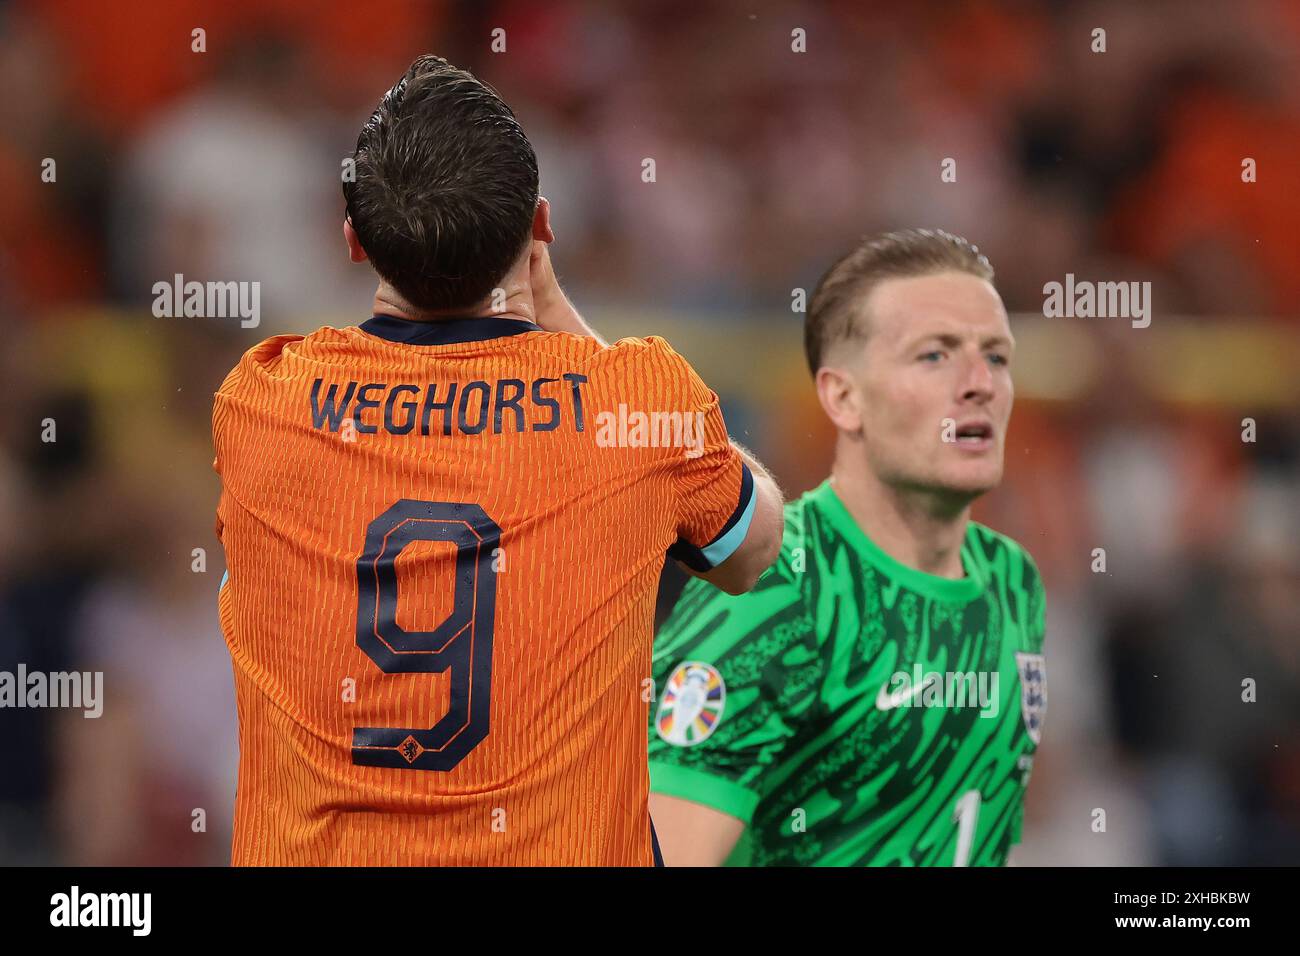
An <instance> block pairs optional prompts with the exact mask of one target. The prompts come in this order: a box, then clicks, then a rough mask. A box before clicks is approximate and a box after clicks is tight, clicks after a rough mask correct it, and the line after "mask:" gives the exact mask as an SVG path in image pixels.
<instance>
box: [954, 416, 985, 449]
mask: <svg viewBox="0 0 1300 956" xmlns="http://www.w3.org/2000/svg"><path fill="white" fill-rule="evenodd" d="M992 438H993V426H992V425H989V424H987V423H984V422H970V423H968V424H965V425H961V426H959V427H958V428H957V443H958V444H959V445H982V444H985V443H986V442H988V441H991V440H992Z"/></svg>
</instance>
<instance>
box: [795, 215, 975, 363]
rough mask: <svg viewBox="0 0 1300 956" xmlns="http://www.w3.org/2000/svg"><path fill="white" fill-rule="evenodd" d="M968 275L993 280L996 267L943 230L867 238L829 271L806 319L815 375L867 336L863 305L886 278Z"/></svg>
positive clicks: (806, 338)
mask: <svg viewBox="0 0 1300 956" xmlns="http://www.w3.org/2000/svg"><path fill="white" fill-rule="evenodd" d="M936 272H966V273H969V274H970V275H973V276H977V277H978V278H981V279H985V280H987V281H989V282H992V281H993V266H992V265H990V264H989V260H988V259H987V258H985V257H984V256H983V255H982V254H981V253H980V251H979V249H977V248H976V247H975V246H973V245H971V243H970V242H968V241H967V240H965V239H963V238H961V237H960V236H954V235H953V234H952V233H950V232H944V231H943V230H942V229H904V230H901V231H899V232H886V233H883V234H881V235H877V236H868V237H866V238H865V239H863V240H862V241H861V242H859V243H858V245H857V246H856V247H855V248H854V249H853V250H852V251H850V252H849V253H848V254H847V255H845V256H842V257H841V258H840V259H839V261H837V262H836V263H835V264H834V265H833V266H831V267H830V269H829V270H828V271H827V272H826V274H825V275H824V276H822V279H821V281H820V282H818V283H817V288H816V290H814V292H813V296H812V301H811V302H810V303H809V304H808V315H807V317H806V319H805V320H804V329H803V332H804V335H803V344H804V352H805V353H806V354H807V357H808V367H809V369H811V370H812V373H813V375H816V374H817V370H818V369H819V368H821V366H822V360H823V359H824V358H825V356H826V352H827V350H828V349H829V348H830V347H831V346H832V345H834V344H835V343H836V342H839V341H843V340H846V339H850V338H854V337H861V336H864V335H866V328H865V327H864V325H863V323H861V322H858V321H856V319H857V316H858V313H859V312H860V311H861V303H862V302H863V301H864V300H865V299H866V297H867V296H868V295H870V294H871V290H872V289H873V288H874V287H875V286H876V284H877V283H879V282H880V281H881V280H883V279H899V278H910V277H912V276H923V275H931V274H933V273H936Z"/></svg>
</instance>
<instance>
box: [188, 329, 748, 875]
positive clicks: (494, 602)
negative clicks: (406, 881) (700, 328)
mask: <svg viewBox="0 0 1300 956" xmlns="http://www.w3.org/2000/svg"><path fill="white" fill-rule="evenodd" d="M212 426H213V440H214V444H215V447H216V460H215V462H214V467H215V468H216V470H217V471H218V473H220V475H221V478H222V492H221V499H220V503H219V505H218V508H217V533H218V535H219V536H220V538H221V540H222V544H223V545H224V547H225V552H226V566H227V578H226V579H223V582H222V586H221V589H220V596H219V607H220V617H221V627H222V631H223V632H224V634H225V638H226V643H227V645H228V646H229V648H230V653H231V657H232V659H233V662H234V670H235V685H236V699H237V705H238V710H239V727H240V731H239V735H240V737H239V741H240V762H239V788H238V797H237V801H236V810H235V828H234V847H233V862H234V863H235V864H237V865H240V864H253V865H256V864H267V865H301V864H329V865H619V866H642V865H649V864H650V863H651V861H652V849H651V839H652V838H651V826H650V822H649V815H648V812H647V795H648V790H649V786H648V774H647V763H646V743H647V742H646V727H647V708H648V705H649V701H651V700H653V699H654V696H655V693H654V688H653V685H652V683H651V679H650V674H651V664H650V660H651V644H652V631H653V616H654V605H655V595H656V590H657V585H658V579H659V571H660V568H661V565H662V562H663V558H664V553H665V551H666V550H667V551H669V552H670V553H672V554H673V555H674V556H677V557H680V558H682V559H683V560H685V561H687V562H688V563H690V564H691V565H692V566H694V567H696V568H700V569H707V568H708V567H710V566H711V565H714V564H717V563H719V562H720V561H722V560H725V558H726V557H727V556H728V555H729V554H730V553H731V552H732V551H734V550H735V548H736V547H737V546H738V545H739V543H740V541H741V540H743V538H744V536H745V533H746V530H747V527H748V522H749V518H750V515H751V514H752V512H753V480H752V476H751V475H750V474H749V471H748V469H747V468H746V467H745V465H744V462H743V460H742V459H741V457H740V456H739V454H738V453H737V452H736V451H735V449H734V448H733V447H732V446H731V444H730V442H729V441H728V438H727V434H726V427H725V425H724V423H723V419H722V415H721V412H720V411H719V407H718V400H717V396H716V395H715V394H714V393H713V392H712V391H710V390H709V388H708V387H707V386H705V385H704V383H703V382H701V381H700V379H699V377H698V376H697V375H696V374H695V372H694V370H692V369H691V367H690V366H689V365H688V364H687V363H686V361H685V360H684V359H683V358H682V357H681V356H679V355H678V354H677V353H676V352H674V351H673V350H672V348H671V347H670V346H669V345H668V344H667V343H666V342H665V341H664V340H663V339H660V338H657V337H653V336H652V337H650V338H646V339H637V338H632V339H624V340H622V341H619V342H616V343H614V344H613V345H610V346H601V345H600V344H599V343H598V342H596V341H595V340H594V339H592V338H589V337H584V336H577V335H570V334H567V333H552V332H545V331H542V330H541V329H539V328H538V327H537V326H535V325H532V324H530V323H527V322H522V321H517V320H512V319H503V318H481V319H455V320H449V321H445V322H438V323H414V322H407V321H405V320H401V319H395V318H389V317H376V318H374V319H371V320H369V321H368V322H366V323H364V324H363V325H361V326H359V327H357V326H354V327H348V328H343V329H335V328H328V327H326V328H321V329H318V330H317V331H315V332H313V333H312V334H310V335H308V336H305V337H304V336H299V335H278V336H274V337H272V338H269V339H267V340H265V341H264V342H262V343H260V344H259V345H257V346H255V347H253V348H252V349H250V350H249V351H248V352H247V353H245V354H244V356H243V358H242V359H241V360H240V362H239V364H238V366H236V368H235V369H234V370H233V371H232V372H231V373H230V375H229V376H228V377H227V378H226V381H225V382H224V383H223V384H222V386H221V389H220V390H219V391H218V392H217V393H216V402H215V407H214V410H213V421H212Z"/></svg>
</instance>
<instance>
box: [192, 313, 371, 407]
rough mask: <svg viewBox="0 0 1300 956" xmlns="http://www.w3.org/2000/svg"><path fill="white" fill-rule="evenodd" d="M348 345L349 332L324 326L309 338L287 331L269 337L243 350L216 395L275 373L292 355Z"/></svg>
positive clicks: (226, 392)
mask: <svg viewBox="0 0 1300 956" xmlns="http://www.w3.org/2000/svg"><path fill="white" fill-rule="evenodd" d="M349 342H350V339H349V337H348V333H347V330H346V329H341V328H335V327H333V326H329V325H323V326H321V327H320V328H318V329H316V331H314V332H310V333H308V334H306V335H303V334H300V333H296V332H286V333H281V334H279V335H272V336H268V337H267V338H264V339H262V340H261V341H260V342H258V343H257V344H256V345H253V346H250V347H249V348H248V349H246V350H245V351H244V353H243V354H242V355H241V356H240V357H239V361H238V362H236V363H235V367H234V368H232V369H231V370H230V372H229V374H227V375H226V378H225V380H224V381H223V382H222V383H221V387H220V388H219V389H217V394H218V395H222V394H228V393H229V392H231V391H232V390H234V389H235V388H237V387H238V386H239V385H240V383H241V382H246V381H247V380H248V379H249V378H250V377H253V376H256V375H259V374H260V375H267V374H274V373H275V371H276V370H277V369H279V368H280V366H281V365H282V364H283V362H284V361H285V359H286V358H287V357H289V356H294V355H300V356H304V357H307V356H310V355H313V354H315V353H318V352H320V353H323V352H325V351H327V350H331V349H333V350H338V349H340V348H346V347H347V345H348V343H349Z"/></svg>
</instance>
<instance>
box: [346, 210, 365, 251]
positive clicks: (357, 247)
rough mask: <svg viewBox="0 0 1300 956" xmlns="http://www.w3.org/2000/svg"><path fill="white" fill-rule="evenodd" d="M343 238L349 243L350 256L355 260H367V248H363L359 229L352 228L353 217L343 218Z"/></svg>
mask: <svg viewBox="0 0 1300 956" xmlns="http://www.w3.org/2000/svg"><path fill="white" fill-rule="evenodd" d="M343 238H344V239H346V240H347V243H348V258H349V259H351V260H352V261H353V262H365V261H366V250H364V249H362V248H361V240H360V239H358V238H357V231H356V230H355V229H353V228H352V219H351V217H348V218H345V219H344V220H343Z"/></svg>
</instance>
